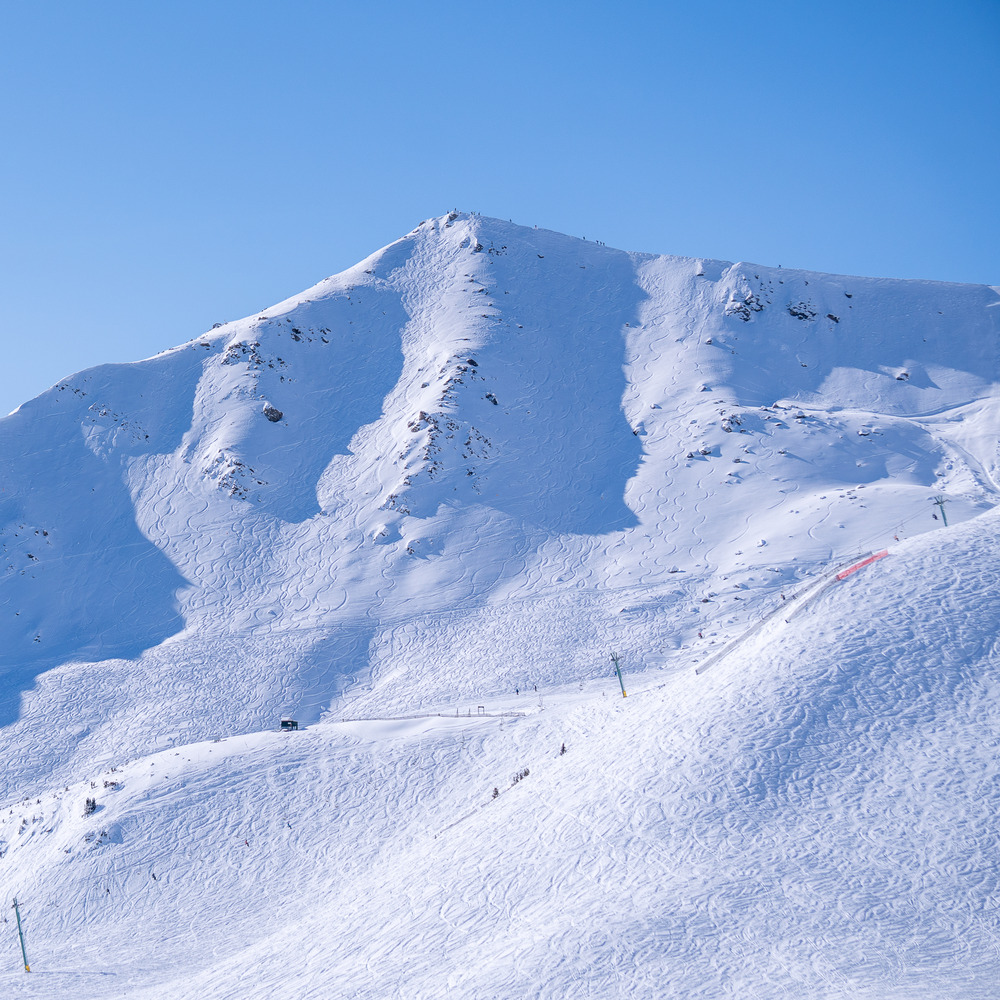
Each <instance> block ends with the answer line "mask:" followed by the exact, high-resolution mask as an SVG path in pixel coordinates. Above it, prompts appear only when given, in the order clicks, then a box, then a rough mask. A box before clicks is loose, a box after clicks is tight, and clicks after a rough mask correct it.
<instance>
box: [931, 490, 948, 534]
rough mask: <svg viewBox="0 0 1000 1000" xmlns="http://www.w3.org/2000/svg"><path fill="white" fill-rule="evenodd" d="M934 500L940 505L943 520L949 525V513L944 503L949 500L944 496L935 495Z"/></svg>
mask: <svg viewBox="0 0 1000 1000" xmlns="http://www.w3.org/2000/svg"><path fill="white" fill-rule="evenodd" d="M934 502H935V503H936V504H937V505H938V509H939V510H940V511H941V520H942V521H944V526H945V527H946V528H947V527H948V515H947V514H945V512H944V505H945V504H946V503H947V502H948V501H947V500H945V498H944V497H935V498H934Z"/></svg>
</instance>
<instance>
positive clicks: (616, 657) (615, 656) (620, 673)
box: [611, 653, 628, 698]
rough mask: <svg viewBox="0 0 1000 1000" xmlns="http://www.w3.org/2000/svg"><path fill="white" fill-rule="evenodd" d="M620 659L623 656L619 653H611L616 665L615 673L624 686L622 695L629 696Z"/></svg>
mask: <svg viewBox="0 0 1000 1000" xmlns="http://www.w3.org/2000/svg"><path fill="white" fill-rule="evenodd" d="M620 659H621V658H620V657H619V655H618V654H617V653H612V654H611V662H612V663H614V665H615V673H616V674H617V675H618V683H619V684H621V686H622V697H623V698H627V697H628V695H627V694H626V693H625V681H624V680H622V667H621V663H619V660H620Z"/></svg>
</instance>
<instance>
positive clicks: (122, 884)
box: [0, 215, 1000, 998]
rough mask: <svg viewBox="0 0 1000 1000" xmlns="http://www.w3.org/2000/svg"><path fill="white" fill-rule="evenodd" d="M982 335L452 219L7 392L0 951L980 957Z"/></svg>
mask: <svg viewBox="0 0 1000 1000" xmlns="http://www.w3.org/2000/svg"><path fill="white" fill-rule="evenodd" d="M998 344H1000V294H998V291H997V289H994V288H986V287H982V286H961V285H943V284H937V283H932V282H900V281H888V280H880V279H863V278H847V277H840V276H830V275H818V274H810V273H805V272H796V271H786V270H781V269H773V268H762V267H758V266H756V265H746V264H736V265H729V264H724V263H721V262H718V261H702V260H690V259H685V258H665V257H654V256H650V255H644V254H630V253H624V252H622V251H617V250H612V249H610V248H607V247H604V246H601V245H600V244H594V243H588V242H585V241H581V240H576V239H572V238H570V237H566V236H562V235H559V234H556V233H551V232H545V231H539V230H529V229H524V228H522V227H518V226H514V225H510V224H507V223H502V222H499V221H497V220H490V219H482V218H479V217H469V216H461V215H452V216H448V217H444V218H441V219H437V220H430V221H428V222H426V223H423V224H422V225H421V226H419V227H417V229H415V230H414V231H413V232H412V233H410V234H409V235H408V236H406V237H404V238H403V239H401V240H399V241H397V242H396V243H394V244H392V245H391V246H389V247H386V248H385V249H383V250H381V251H379V252H378V253H376V254H373V255H372V256H371V257H370V258H368V259H367V260H365V261H363V262H361V263H360V264H359V265H358V266H357V267H355V268H353V269H351V270H349V271H347V272H344V273H343V274H341V275H338V276H336V277H333V278H330V279H328V280H326V281H324V282H321V283H320V284H319V285H317V286H315V287H314V288H312V289H310V290H309V291H307V292H305V293H304V294H303V295H301V296H298V297H296V298H293V299H289V300H288V301H286V302H284V303H280V304H279V305H277V306H275V307H273V308H271V309H268V310H266V311H264V312H263V313H261V314H259V315H258V316H254V317H250V318H248V319H245V320H240V321H238V322H233V323H229V324H226V325H224V326H221V327H219V328H218V329H214V330H213V331H211V332H209V333H207V334H206V335H205V336H204V337H203V338H199V339H198V340H196V341H193V342H191V343H190V344H186V345H183V346H181V347H179V348H175V349H173V350H170V351H166V352H164V353H163V354H161V355H158V356H157V357H155V358H152V359H149V360H148V361H144V362H140V363H137V364H130V365H108V366H104V367H101V368H97V369H93V370H91V371H87V372H83V373H80V374H78V375H76V376H73V377H72V378H69V379H67V380H66V381H65V382H63V383H60V384H59V385H57V386H55V387H54V388H53V389H51V390H50V391H49V392H48V393H46V394H44V395H42V396H40V397H39V398H38V399H35V400H32V401H31V402H30V403H26V404H25V405H24V406H22V407H21V408H20V409H19V410H18V411H17V412H16V413H14V414H12V415H11V416H9V417H7V418H6V419H4V420H2V421H0V472H2V476H3V480H2V492H0V546H2V548H0V552H2V554H3V556H4V563H3V566H2V572H0V627H2V630H3V632H2V634H3V640H4V641H3V643H2V644H0V678H2V682H0V752H2V754H3V760H4V764H5V767H4V769H3V798H2V799H0V802H3V803H6V806H5V807H4V809H3V810H2V813H5V814H6V820H5V822H3V823H2V824H0V851H2V852H3V856H2V860H0V882H2V884H3V888H4V892H5V898H6V899H8V900H9V899H10V897H12V896H13V895H14V894H17V895H18V897H19V898H22V899H23V901H24V904H25V914H26V917H27V918H28V920H29V930H30V934H31V945H32V948H33V949H35V948H37V949H38V952H37V956H38V957H35V958H33V959H32V961H33V963H34V966H35V969H36V972H37V973H38V974H37V975H35V974H34V973H33V974H32V977H30V981H29V979H28V977H23V974H21V976H22V978H21V979H19V978H18V977H17V976H12V977H11V978H10V979H9V982H10V990H11V991H12V992H13V991H15V990H21V991H29V994H30V995H36V994H37V995H40V996H48V995H52V996H55V995H68V994H70V993H72V994H73V995H77V996H81V997H86V996H94V997H98V996H118V995H127V996H144V995H146V996H150V997H153V996H162V997H175V996H176V997H187V996H190V997H195V996H199V997H202V996H213V997H215V996H218V997H234V998H235V997H248V998H249V997H255V996H265V995H270V993H272V992H273V991H274V990H275V989H276V988H278V987H279V985H280V984H282V983H287V984H290V985H292V986H293V987H294V988H295V989H296V990H297V991H298V992H300V993H301V994H302V995H305V996H315V997H326V996H340V995H344V996H352V995H358V996H371V997H384V996H397V995H398V996H401V997H411V996H421V997H433V996H443V995H448V994H449V993H452V994H453V995H456V996H483V997H488V996H498V997H499V996H502V997H524V996H536V995H537V996H553V997H555V996H577V995H584V996H586V995H591V996H595V997H597V996H625V995H629V996H631V995H635V994H639V995H650V996H678V997H680V996H684V997H687V996H719V995H733V996H781V995H794V996H810V997H812V996H815V997H831V996H845V997H846V996H856V995H861V996H872V997H876V996H877V997H893V996H911V995H914V993H915V992H920V993H921V995H934V996H942V997H945V996H948V997H950V996H956V997H958V996H968V997H976V996H987V995H990V993H989V990H988V989H987V985H986V984H991V983H992V981H993V979H994V978H995V972H996V968H995V966H996V954H995V950H996V949H995V946H994V945H993V944H992V943H991V942H992V941H993V940H995V933H996V927H995V924H994V923H993V922H992V916H991V912H992V911H991V910H990V906H991V905H992V904H991V902H990V900H991V898H992V897H991V895H990V894H991V893H993V892H994V891H995V886H994V885H993V882H992V881H991V879H992V878H993V876H992V875H991V874H990V873H991V872H992V870H993V866H994V862H995V857H994V852H995V846H996V837H995V835H994V831H993V828H992V820H991V819H990V816H991V811H992V812H995V810H996V805H997V803H996V801H995V799H996V793H995V787H994V785H995V782H994V777H993V764H992V756H993V752H994V749H995V748H994V746H993V742H992V741H993V740H994V739H995V736H994V730H995V729H996V728H997V725H998V721H1000V720H998V712H997V709H996V699H995V697H994V696H993V691H994V677H995V663H994V661H995V656H994V640H993V636H994V635H995V633H996V624H997V614H996V606H995V599H994V598H995V585H994V581H995V579H996V569H997V567H996V565H995V561H996V560H995V558H994V556H993V554H992V553H993V551H995V549H996V545H995V541H996V535H997V522H996V517H995V515H994V514H993V513H992V508H993V507H994V505H995V503H996V498H997V494H998V485H1000V473H998V461H1000V459H998V437H1000V419H998V399H997V393H996V385H997V382H998V378H1000V371H998V368H1000V351H998ZM936 497H941V498H942V499H943V500H945V501H946V505H945V513H946V514H947V517H948V520H949V523H950V525H951V526H950V527H949V528H948V529H947V530H944V527H943V522H942V520H940V519H938V520H934V519H933V517H934V516H935V515H938V516H939V510H940V508H939V507H936V506H934V504H933V502H932V501H933V500H934V499H935V498H936ZM886 547H888V548H889V550H890V556H889V558H886V559H882V560H881V561H879V562H877V563H874V564H872V565H871V566H869V567H867V568H865V569H864V570H862V571H860V572H859V573H857V574H855V575H853V576H851V577H848V578H847V579H846V580H844V581H843V582H842V583H839V584H836V585H835V586H833V587H832V588H830V589H825V590H818V588H819V587H820V585H821V584H822V582H823V581H824V580H828V579H830V577H831V575H832V573H834V572H835V571H836V569H837V568H838V567H841V566H845V565H848V564H849V563H850V562H851V561H852V559H855V558H857V557H858V556H859V555H860V554H863V553H867V552H870V551H880V550H882V549H885V548H886ZM814 592H818V596H815V597H812V596H811V595H812V594H813V593H814ZM786 619H787V621H786ZM761 622H763V623H764V624H763V626H762V627H760V623H761ZM748 630H749V638H747V639H746V641H744V642H743V643H741V644H739V645H738V646H737V648H735V649H734V650H733V651H732V652H731V653H729V654H728V655H727V656H726V657H725V658H723V659H722V660H719V661H717V662H716V661H715V659H714V658H715V657H717V656H718V653H719V651H720V650H723V649H725V648H726V647H727V643H729V642H730V641H731V640H733V639H734V638H735V637H738V636H741V635H744V634H747V633H748ZM612 650H616V651H618V652H619V653H620V654H621V656H622V663H623V665H624V667H625V670H626V682H627V684H628V688H629V694H630V697H629V698H628V699H627V700H623V699H622V698H621V697H620V692H618V694H617V696H616V691H617V688H616V687H615V684H616V682H615V681H614V679H613V678H612V677H611V676H610V675H609V667H610V660H609V654H610V652H611V651H612ZM696 667H700V668H702V671H703V672H702V673H695V668H696ZM705 668H707V669H705ZM529 692H530V693H529ZM480 706H482V709H483V712H484V715H483V717H482V718H479V717H478V713H479V710H480ZM503 711H508V712H510V711H517V712H521V713H524V714H523V715H520V716H510V715H507V716H502V715H499V714H490V713H500V712H503ZM456 712H457V713H460V714H459V715H458V716H457V717H456ZM285 713H290V714H293V715H295V716H296V717H297V718H298V719H299V720H301V721H302V722H304V723H308V724H309V728H308V729H307V730H306V731H305V732H301V733H298V734H294V735H291V736H289V737H280V736H279V734H277V733H273V732H272V730H273V729H274V728H275V727H276V724H277V720H278V718H279V716H280V715H282V714H285ZM421 713H431V714H430V716H429V717H425V718H422V719H411V720H410V721H396V722H389V721H386V720H387V719H388V718H389V717H402V716H413V715H419V714H421ZM437 713H441V714H437ZM464 713H471V714H465V715H464V718H463V717H462V716H463V714H464ZM364 719H368V720H372V719H375V720H382V721H367V722H365V721H357V720H364ZM347 720H355V721H347ZM216 740H219V742H216ZM564 741H565V742H566V744H567V748H568V750H567V753H566V754H565V755H558V749H559V747H560V746H561V745H562V743H563V742H564ZM112 768H116V769H117V770H111V769H112ZM525 768H528V769H529V771H530V773H529V775H528V776H527V777H525V778H524V779H522V780H521V781H518V782H517V783H516V784H515V785H513V786H511V778H512V776H513V775H515V774H518V773H520V772H521V771H523V770H524V769H525ZM91 782H93V783H94V786H93V787H92V786H91ZM105 782H108V783H109V784H108V785H107V786H106V785H105V784H104V783H105ZM112 782H118V783H120V785H121V787H120V788H114V787H112V785H111V784H110V783H112ZM494 787H496V788H497V789H498V790H499V792H500V794H499V795H498V797H497V799H496V800H495V801H494V800H492V799H491V797H490V796H491V793H492V790H493V788H494ZM88 795H92V796H96V797H97V799H98V801H99V803H100V806H101V808H100V809H99V810H98V812H96V813H95V814H93V815H92V816H90V817H89V818H87V819H84V818H83V817H82V804H83V800H84V799H85V798H86V797H87V796H88ZM2 813H0V819H2V818H3V816H2ZM153 874H156V876H157V877H156V878H155V879H154V878H153V877H152V876H153ZM9 957H10V962H11V965H10V967H11V968H13V967H14V962H15V959H16V958H17V951H16V942H15V943H14V944H12V947H11V950H10V955H9ZM43 972H44V973H45V975H42V973H43ZM105 973H107V974H105ZM60 977H62V978H60ZM39 991H41V992H39ZM46 991H48V992H46ZM60 991H62V992H60ZM26 995H27V994H26Z"/></svg>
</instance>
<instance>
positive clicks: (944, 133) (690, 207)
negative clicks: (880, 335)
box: [0, 0, 1000, 412]
mask: <svg viewBox="0 0 1000 1000" xmlns="http://www.w3.org/2000/svg"><path fill="white" fill-rule="evenodd" d="M0 31H2V37H3V39H4V46H3V49H4V54H3V60H2V62H0V128H2V137H3V141H2V143H0V185H2V187H0V189H2V191H3V196H2V199H0V293H2V306H3V308H2V312H0V338H2V344H3V352H4V364H3V366H2V368H0V410H2V412H7V410H8V409H11V408H13V407H14V406H16V405H17V404H18V403H20V402H22V401H23V400H25V399H27V398H30V397H31V396H33V395H35V394H37V393H38V392H40V391H42V390H44V389H45V388H47V387H48V386H49V385H51V384H52V383H53V382H55V381H56V380H58V379H59V378H61V377H63V376H65V375H67V374H69V373H71V372H73V371H76V370H79V369H81V368H84V367H89V366H91V365H94V364H99V363H102V362H105V361H129V360H135V359H138V358H140V357H145V356H147V355H149V354H152V353H155V352H156V351H158V350H161V349H163V348H165V347H168V346H171V345H173V344H177V343H181V342H183V341H185V340H187V339H189V338H191V337H194V336H197V335H198V334H199V333H201V332H202V331H203V330H205V329H206V328H208V327H210V326H211V324H212V323H213V322H214V321H219V320H226V319H235V318H237V317H239V316H242V315H246V314H247V313H251V312H253V311H255V310H257V309H260V308H262V307H264V306H266V305H268V304H270V303H272V302H275V301H278V300H280V299H282V298H284V297H286V296H287V295H290V294H292V293H294V292H296V291H299V290H301V289H303V288H305V287H307V286H308V285H310V284H311V283H313V282H314V281H316V280H318V279H319V278H322V277H324V276H326V275H327V274H332V273H334V272H336V271H339V270H342V269H343V268H345V267H347V266H349V265H351V264H353V263H355V262H356V261H358V260H359V259H361V258H362V257H364V256H365V255H367V254H368V253H369V252H371V251H372V250H374V249H376V248H377V247H379V246H381V245H383V244H385V243H387V242H389V241H391V240H393V239H395V238H397V237H398V236H401V235H403V234H404V233H405V232H407V231H408V230H409V229H411V228H412V227H413V226H414V225H415V224H416V223H417V222H419V221H420V220H421V219H424V218H426V217H428V216H431V215H439V214H442V213H443V212H445V211H447V210H448V209H449V208H452V207H458V208H460V209H462V210H465V211H468V210H476V211H479V212H482V213H483V214H484V215H495V216H499V217H502V218H511V219H513V220H514V221H515V222H522V223H525V224H527V225H532V224H537V225H539V226H544V227H546V228H551V229H557V230H560V231H562V232H567V233H571V234H573V235H578V236H587V237H588V238H589V239H601V240H603V241H604V242H606V243H607V244H609V245H611V246H618V247H622V248H625V249H629V250H646V251H652V252H659V253H675V254H682V255H692V256H694V255H700V256H709V257H718V258H723V259H727V260H748V261H755V262H758V263H765V264H778V263H781V264H783V265H784V266H785V267H793V266H794V267H804V268H810V269H814V270H821V271H837V272H845V273H852V274H866V275H887V276H892V277H908V278H911V277H912V278H938V279H944V280H949V281H975V282H987V283H990V284H996V283H1000V237H998V232H1000V210H998V205H1000V2H998V0H948V2H945V0H941V2H933V3H932V2H923V0H913V2H906V3H904V2H886V0H867V2H855V0H842V2H839V3H836V4H834V3H828V4H822V5H821V4H805V3H801V2H791V0H789V2H784V3H782V2H773V3H771V2H767V0H761V2H757V3H747V2H735V0H716V2H713V3H708V4H699V3H692V2H690V0H687V2H683V3H675V2H672V0H659V2H628V0H623V2H621V3H615V4H612V3H610V2H604V3H595V2H585V0H584V2H576V3H564V2H560V0H556V2H548V0H534V2H531V3H527V2H520V0H503V2H494V3H469V2H468V0H465V2H462V3H458V2H434V0H428V2H425V3H413V2H407V3H402V2H396V0H386V2H382V3H379V4H357V3H352V4H342V3H338V2H335V0H322V2H321V0H283V2H281V3H278V2H276V0H275V2H260V0H240V2H229V0H198V2H197V3H195V2H189V0H171V2H170V3H137V2H135V0H128V2H125V0H110V2H109V0H88V2H86V3H83V2H79V0H73V2H65V0H64V2H59V0H55V2H39V3H15V2H12V0H0Z"/></svg>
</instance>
